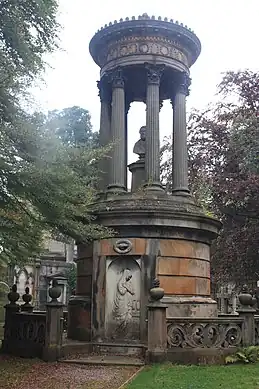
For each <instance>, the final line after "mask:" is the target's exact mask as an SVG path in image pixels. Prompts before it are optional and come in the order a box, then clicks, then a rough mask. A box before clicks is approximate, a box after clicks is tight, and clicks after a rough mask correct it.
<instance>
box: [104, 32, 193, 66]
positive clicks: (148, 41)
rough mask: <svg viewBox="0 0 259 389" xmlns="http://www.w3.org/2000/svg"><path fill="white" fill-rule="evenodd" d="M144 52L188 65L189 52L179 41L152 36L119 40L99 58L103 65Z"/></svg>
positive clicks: (144, 53)
mask: <svg viewBox="0 0 259 389" xmlns="http://www.w3.org/2000/svg"><path fill="white" fill-rule="evenodd" d="M142 54H143V55H147V54H151V55H159V56H163V57H168V58H171V59H174V60H177V61H179V62H181V63H183V64H184V65H185V66H188V53H186V51H185V50H184V49H182V48H181V47H180V46H179V43H178V42H175V41H170V40H168V39H163V38H162V37H152V36H146V37H131V39H128V40H125V39H123V40H118V41H116V42H114V43H113V44H111V45H109V46H108V47H107V49H106V50H103V51H102V57H100V58H99V60H100V63H101V64H102V66H103V65H105V64H106V63H108V62H110V61H112V60H116V59H119V58H122V57H127V56H132V55H142Z"/></svg>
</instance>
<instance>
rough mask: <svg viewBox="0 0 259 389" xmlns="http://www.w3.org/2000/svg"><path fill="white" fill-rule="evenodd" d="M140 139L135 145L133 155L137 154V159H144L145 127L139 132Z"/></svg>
mask: <svg viewBox="0 0 259 389" xmlns="http://www.w3.org/2000/svg"><path fill="white" fill-rule="evenodd" d="M139 134H140V139H139V140H138V141H137V142H136V143H135V146H134V148H133V153H134V154H138V156H139V159H144V158H145V154H146V126H142V127H141V128H140V130H139Z"/></svg>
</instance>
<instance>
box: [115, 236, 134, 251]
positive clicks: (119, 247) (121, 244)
mask: <svg viewBox="0 0 259 389" xmlns="http://www.w3.org/2000/svg"><path fill="white" fill-rule="evenodd" d="M113 249H114V251H116V253H118V254H127V253H129V252H130V251H131V250H132V243H131V241H130V240H128V239H119V240H117V242H116V243H115V245H114V246H113Z"/></svg>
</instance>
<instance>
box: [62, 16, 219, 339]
mask: <svg viewBox="0 0 259 389" xmlns="http://www.w3.org/2000/svg"><path fill="white" fill-rule="evenodd" d="M200 51H201V44H200V41H199V39H198V37H197V36H196V35H195V34H194V32H193V31H191V30H190V29H189V28H188V27H187V26H184V25H183V24H180V23H178V22H177V21H176V22H174V21H173V20H169V19H167V18H165V19H164V20H162V18H161V17H158V18H155V17H153V16H152V17H149V16H148V15H147V14H143V15H142V16H139V17H138V18H134V17H132V18H131V19H129V18H126V19H125V20H123V19H120V20H119V21H114V23H110V24H109V25H105V26H104V27H103V28H101V29H100V30H99V31H98V32H97V33H96V34H95V35H94V36H93V38H92V40H91V41H90V54H91V56H92V58H93V60H94V61H95V63H96V64H97V65H98V66H99V68H100V80H99V81H98V88H99V96H100V100H101V113H100V143H101V145H102V146H106V145H108V144H112V148H111V151H110V153H109V155H107V156H106V157H104V158H103V159H102V161H100V166H99V168H100V175H101V177H100V187H99V189H100V198H99V200H98V208H97V211H96V216H97V220H98V222H99V223H101V224H103V225H105V226H107V227H111V228H113V229H114V232H115V234H114V237H112V238H107V239H102V240H100V241H95V242H93V243H91V244H89V245H85V244H80V245H79V246H78V260H77V272H78V274H77V292H76V295H75V296H73V298H71V300H70V303H69V318H70V319H69V323H70V324H69V329H68V335H69V337H71V338H73V339H83V340H86V339H87V340H89V339H91V340H95V339H98V340H99V341H104V340H113V341H114V340H116V339H117V340H120V341H122V340H123V341H125V339H126V340H129V339H130V340H131V341H132V340H136V341H143V342H144V341H145V339H146V335H147V328H146V319H147V310H146V306H147V304H148V300H149V290H150V288H151V286H152V281H153V280H154V279H155V278H158V279H159V280H160V284H161V287H162V288H163V289H164V291H165V297H164V299H163V300H164V302H166V304H167V305H168V308H167V315H168V316H171V317H172V316H178V317H179V316H203V317H205V316H215V315H216V314H217V307H216V303H215V301H213V300H212V299H211V298H210V246H211V242H212V240H213V239H214V238H215V237H216V236H217V233H218V231H219V228H220V223H219V222H218V221H217V220H215V219H213V218H210V217H208V216H206V215H204V213H203V211H202V210H201V208H200V207H199V206H198V205H197V204H195V202H194V200H193V198H192V196H191V194H190V191H189V187H188V155H187V132H186V97H187V96H188V94H189V87H190V67H191V66H192V65H193V64H194V62H195V61H196V60H197V58H198V56H199V54H200ZM168 99H169V100H170V101H171V104H172V117H173V128H172V140H173V145H172V159H173V169H172V171H173V174H172V175H173V176H172V193H167V192H166V191H165V189H164V188H163V186H162V184H161V181H160V142H159V138H160V136H159V113H160V108H161V106H162V104H163V101H164V100H168ZM135 101H140V102H144V103H145V104H146V123H145V126H143V123H140V127H141V125H142V127H141V130H140V139H139V140H138V141H137V143H136V144H135V146H134V153H135V154H137V155H138V159H137V160H136V161H135V162H134V163H132V164H130V165H128V157H127V155H128V150H127V138H128V125H127V117H128V111H129V108H130V104H131V103H133V102H135ZM128 169H129V171H130V172H131V173H132V184H131V190H130V191H129V190H128V186H129V185H128V183H127V176H128Z"/></svg>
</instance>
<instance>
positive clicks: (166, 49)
mask: <svg viewBox="0 0 259 389" xmlns="http://www.w3.org/2000/svg"><path fill="white" fill-rule="evenodd" d="M160 52H161V54H163V55H168V52H169V50H168V48H167V47H166V46H162V47H161V49H160Z"/></svg>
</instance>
